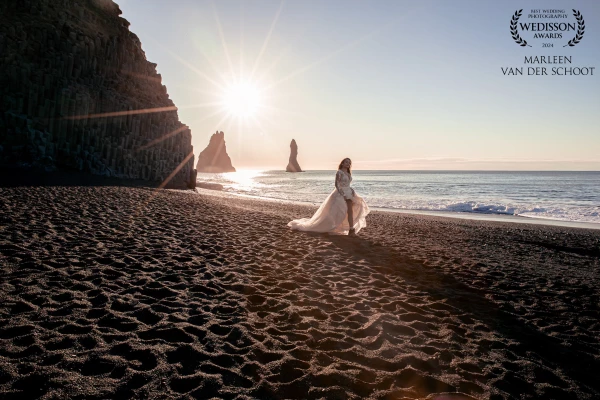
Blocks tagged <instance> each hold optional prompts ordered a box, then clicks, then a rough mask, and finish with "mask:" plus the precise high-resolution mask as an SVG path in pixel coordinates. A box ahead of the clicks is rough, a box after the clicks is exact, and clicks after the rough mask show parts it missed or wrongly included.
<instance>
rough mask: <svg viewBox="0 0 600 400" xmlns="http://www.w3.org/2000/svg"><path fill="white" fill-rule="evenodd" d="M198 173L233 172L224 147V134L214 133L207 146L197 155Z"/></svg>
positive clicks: (233, 169)
mask: <svg viewBox="0 0 600 400" xmlns="http://www.w3.org/2000/svg"><path fill="white" fill-rule="evenodd" d="M196 169H197V170H198V172H235V168H234V167H233V165H231V159H230V158H229V155H228V154H227V147H225V134H224V133H223V132H215V133H213V135H212V136H211V137H210V141H209V143H208V146H206V148H205V149H204V150H202V153H200V154H199V155H198V164H197V165H196Z"/></svg>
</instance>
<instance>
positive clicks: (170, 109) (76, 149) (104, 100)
mask: <svg viewBox="0 0 600 400" xmlns="http://www.w3.org/2000/svg"><path fill="white" fill-rule="evenodd" d="M120 14H121V11H120V9H119V7H118V5H116V4H115V3H113V2H112V1H111V0H2V1H0V166H2V167H21V168H28V167H37V168H38V169H39V168H44V169H46V170H48V171H51V170H54V169H56V167H65V168H68V169H76V170H80V171H86V172H89V173H91V174H97V175H106V176H114V177H120V178H137V179H145V180H149V181H160V182H163V181H165V180H168V181H169V185H170V186H183V185H185V184H189V183H191V180H190V177H191V176H192V175H193V165H194V156H193V148H192V145H191V132H190V130H189V128H188V127H187V126H185V125H183V124H182V123H181V122H179V119H178V116H177V109H176V107H175V106H174V104H173V102H172V101H171V100H170V99H169V96H168V94H167V89H166V87H165V86H164V85H162V83H161V76H160V75H159V74H157V73H156V64H153V63H151V62H148V61H147V60H146V56H145V53H144V51H143V50H142V47H141V43H140V41H139V39H138V37H137V36H136V35H135V34H133V33H132V32H130V31H129V28H128V26H129V22H128V21H127V20H125V19H123V18H121V17H119V15H120ZM169 178H170V179H169Z"/></svg>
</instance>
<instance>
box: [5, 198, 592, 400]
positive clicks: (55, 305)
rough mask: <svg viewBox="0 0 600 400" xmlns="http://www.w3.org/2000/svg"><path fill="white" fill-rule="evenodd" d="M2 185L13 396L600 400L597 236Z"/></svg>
mask: <svg viewBox="0 0 600 400" xmlns="http://www.w3.org/2000/svg"><path fill="white" fill-rule="evenodd" d="M313 211H314V208H311V207H303V206H290V205H282V204H279V203H272V202H270V203H266V202H258V201H250V200H240V199H224V198H218V197H212V196H207V195H198V194H195V193H191V192H179V191H159V192H154V191H152V190H150V189H143V188H123V187H31V188H0V266H1V272H0V274H1V275H0V279H1V280H0V282H1V284H0V300H1V302H0V393H2V395H1V397H2V398H8V399H10V398H37V397H43V398H69V397H70V398H86V399H90V398H131V397H135V398H146V397H150V398H211V397H218V398H232V399H233V398H260V399H269V398H275V399H279V398H281V399H283V398H294V399H305V398H327V399H362V398H373V399H418V398H425V397H428V398H435V397H436V394H439V393H456V392H460V393H462V394H463V395H462V396H461V395H457V394H455V395H448V396H446V398H448V399H458V398H462V399H464V398H477V399H487V398H491V399H501V398H526V399H539V398H548V399H592V398H598V396H600V383H599V380H598V379H597V373H598V371H600V360H599V357H600V340H599V337H600V323H599V322H598V321H599V320H600V310H599V307H600V306H599V305H600V290H599V287H600V285H599V274H600V272H599V270H600V269H599V266H600V265H599V261H598V260H599V258H600V233H598V232H597V231H591V230H589V231H586V230H575V229H567V228H552V227H537V226H529V225H528V226H525V225H517V224H512V225H510V224H501V223H492V222H481V221H480V222H476V221H464V220H450V219H444V218H434V217H428V216H411V215H391V214H384V213H380V212H375V213H373V214H372V215H370V216H369V218H368V224H369V226H368V227H367V228H365V230H363V231H362V232H361V235H360V236H358V237H356V238H352V237H346V236H344V237H338V236H329V235H322V234H307V233H300V232H292V231H289V229H288V228H287V227H286V223H287V222H288V221H289V220H290V219H292V218H299V217H305V216H310V215H311V213H312V212H313Z"/></svg>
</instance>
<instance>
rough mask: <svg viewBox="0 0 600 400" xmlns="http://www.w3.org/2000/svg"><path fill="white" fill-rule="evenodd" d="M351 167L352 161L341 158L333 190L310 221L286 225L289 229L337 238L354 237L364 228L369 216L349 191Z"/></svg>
mask: <svg viewBox="0 0 600 400" xmlns="http://www.w3.org/2000/svg"><path fill="white" fill-rule="evenodd" d="M351 167H352V161H351V160H350V159H349V158H344V159H343V160H342V162H341V163H340V166H339V167H338V172H337V173H336V175H335V189H334V190H333V191H332V192H331V194H329V196H328V197H327V199H325V201H324V202H323V204H321V207H319V209H318V210H317V212H315V214H314V215H313V216H312V218H301V219H296V220H293V221H291V222H289V223H288V226H289V227H290V228H292V229H295V230H299V231H311V232H329V233H332V234H338V235H346V234H348V235H355V234H356V233H358V231H360V230H361V229H362V228H364V227H365V226H367V222H366V221H365V217H366V216H367V214H369V206H367V203H365V201H364V200H363V198H362V197H360V196H359V195H358V194H356V192H355V191H354V189H352V188H351V187H350V182H352V171H351ZM346 216H347V218H346Z"/></svg>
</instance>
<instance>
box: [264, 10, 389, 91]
mask: <svg viewBox="0 0 600 400" xmlns="http://www.w3.org/2000/svg"><path fill="white" fill-rule="evenodd" d="M391 24H392V23H391V22H390V23H388V24H385V25H383V26H381V27H379V28H377V29H375V30H373V31H371V32H369V33H367V34H366V35H363V36H361V37H360V38H358V39H356V40H353V41H352V42H349V43H346V44H345V45H343V46H342V47H340V48H339V49H337V50H335V51H333V52H332V53H330V54H328V55H326V56H325V57H322V58H321V59H319V60H317V61H315V62H313V63H311V64H308V65H306V66H304V67H301V68H298V69H297V70H295V71H294V72H292V73H290V74H288V75H287V76H285V77H283V78H281V79H279V80H278V81H276V82H274V83H272V84H270V85H268V86H267V87H266V89H267V90H268V89H271V88H273V87H275V86H277V85H279V84H281V83H283V82H285V81H287V80H289V79H292V78H293V77H295V76H297V75H300V74H302V73H304V72H306V71H308V70H310V69H312V68H314V67H316V66H317V65H319V64H323V63H324V62H326V61H328V60H330V59H331V58H333V57H335V56H337V55H338V54H340V53H342V52H343V51H346V50H348V49H350V48H352V47H354V46H356V45H358V44H360V43H362V42H364V41H365V40H367V39H369V38H371V37H373V36H375V35H376V34H378V33H379V32H381V31H382V30H384V29H386V28H387V27H388V26H389V25H391Z"/></svg>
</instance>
